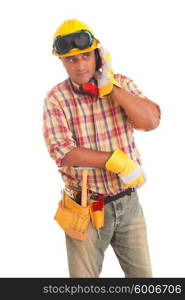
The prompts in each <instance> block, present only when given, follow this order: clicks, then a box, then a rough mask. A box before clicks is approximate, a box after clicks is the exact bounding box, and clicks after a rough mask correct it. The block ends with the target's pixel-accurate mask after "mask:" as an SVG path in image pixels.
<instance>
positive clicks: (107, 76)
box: [43, 19, 160, 278]
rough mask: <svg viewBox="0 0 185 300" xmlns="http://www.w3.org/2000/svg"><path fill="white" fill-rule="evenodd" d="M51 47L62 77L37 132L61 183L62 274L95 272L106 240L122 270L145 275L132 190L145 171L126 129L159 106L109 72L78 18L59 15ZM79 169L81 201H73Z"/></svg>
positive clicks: (148, 125)
mask: <svg viewBox="0 0 185 300" xmlns="http://www.w3.org/2000/svg"><path fill="white" fill-rule="evenodd" d="M52 53H53V54H54V55H56V56H58V58H59V59H60V61H61V63H62V64H63V66H64V68H65V70H66V71H67V74H68V79H66V80H64V81H63V82H61V83H59V84H57V85H56V86H55V87H54V88H52V89H51V90H50V91H49V92H48V93H47V96H46V97H45V101H44V113H43V135H44V140H45V142H46V145H47V148H48V151H49V154H50V155H51V157H52V159H54V161H55V162H56V164H57V167H58V171H59V172H60V174H61V176H62V179H63V182H64V184H65V187H64V190H62V195H63V197H64V198H62V200H61V201H60V207H59V208H58V211H57V214H56V220H57V221H58V223H59V224H60V225H61V227H62V228H63V229H64V231H65V237H66V247H67V257H68V266H69V275H70V277H75V278H76V277H83V278H84V277H86V278H87V277H96V278H97V277H99V276H100V273H101V270H102V265H103V259H104V253H105V250H106V248H107V247H108V246H109V245H111V246H112V247H113V250H114V252H115V254H116V256H117V258H118V260H119V263H120V265H121V268H122V270H123V272H124V275H125V277H152V268H151V262H150V257H149V250H148V242H147V234H146V223H145V218H144V215H143V209H142V207H141V205H140V202H139V199H138V194H137V189H138V188H140V187H142V186H143V184H144V183H145V173H144V171H143V169H142V165H141V159H140V154H139V151H138V149H137V147H136V145H135V142H134V137H133V133H134V129H138V130H143V131H149V130H153V129H155V128H156V127H157V126H158V125H159V122H160V108H159V106H158V105H157V104H156V103H155V102H153V101H151V100H149V99H148V98H147V97H146V96H144V95H143V94H142V92H141V91H140V90H138V88H137V86H136V84H135V83H134V81H133V80H132V79H130V78H128V77H127V76H125V75H121V74H114V72H113V70H112V66H111V56H110V54H109V53H108V52H107V50H106V49H104V47H103V46H102V45H101V44H100V41H99V40H98V39H97V37H96V36H95V34H94V32H93V30H92V29H91V28H90V27H89V26H87V25H86V24H85V23H83V22H81V21H79V20H76V19H70V20H66V21H64V22H63V23H62V24H61V25H60V26H59V28H58V29H57V30H56V32H55V34H54V39H53V52H52ZM120 58H121V57H120ZM83 168H84V169H85V168H87V169H88V175H87V201H88V202H87V207H83V206H82V205H81V203H80V199H81V196H82V170H83ZM65 201H66V202H65ZM79 224H80V225H79ZM78 234H79V235H78ZM75 237H76V238H75Z"/></svg>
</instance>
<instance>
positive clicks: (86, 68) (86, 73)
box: [61, 50, 96, 85]
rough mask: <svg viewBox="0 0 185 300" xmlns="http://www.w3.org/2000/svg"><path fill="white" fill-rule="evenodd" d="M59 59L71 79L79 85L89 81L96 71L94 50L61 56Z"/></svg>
mask: <svg viewBox="0 0 185 300" xmlns="http://www.w3.org/2000/svg"><path fill="white" fill-rule="evenodd" d="M61 60H62V62H63V65H64V67H65V69H66V71H67V73H68V75H69V77H70V78H71V80H72V81H74V82H75V83H77V84H79V85H81V84H84V83H87V82H89V80H90V79H91V78H92V77H93V76H94V73H95V71H96V57H95V50H92V51H90V52H85V53H81V54H77V55H73V56H67V57H61Z"/></svg>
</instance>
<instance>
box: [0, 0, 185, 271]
mask: <svg viewBox="0 0 185 300" xmlns="http://www.w3.org/2000/svg"><path fill="white" fill-rule="evenodd" d="M2 3H4V4H2ZM74 17H75V18H78V19H81V20H82V21H84V22H86V23H87V24H88V25H90V26H91V27H92V28H93V29H94V31H95V33H96V36H97V38H99V40H100V41H101V42H102V44H103V45H104V46H106V47H107V48H108V49H109V50H110V52H111V55H112V64H113V68H114V71H115V72H119V73H122V74H124V75H126V76H129V77H131V78H132V79H133V80H134V82H135V83H136V84H137V86H138V88H139V89H140V90H141V91H142V92H143V93H144V94H145V95H146V96H147V97H148V98H150V99H152V100H154V101H156V102H157V103H158V104H159V105H160V106H161V110H162V120H161V124H160V126H159V127H158V128H157V129H155V130H154V131H150V132H139V131H135V139H136V145H137V146H138V148H139V150H140V152H141V158H142V162H143V168H144V169H145V172H146V173H147V178H148V181H147V184H146V185H145V186H143V187H142V189H140V190H139V191H138V193H139V197H140V202H141V204H142V206H143V209H144V213H145V217H146V221H147V225H148V241H149V247H150V255H151V260H152V265H153V273H154V277H185V260H184V253H185V243H184V227H185V205H184V202H185V196H184V185H185V184H184V177H185V176H184V162H185V159H184V153H185V146H184V136H185V134H184V129H185V126H184V120H185V105H184V102H185V93H184V80H185V76H184V69H185V62H184V53H185V46H184V28H185V18H184V1H183V0H182V1H180V0H175V1H169V0H168V1H167V0H166V1H165V0H163V1H161V0H160V1H156V0H155V1H152V0H150V1H148V0H139V1H138V0H136V1H134V0H129V1H125V0H120V1H119V0H115V1H87V0H86V1H82V0H78V1H74V0H73V1H62V0H61V1H59V0H55V1H54V0H52V1H44V0H40V1H38V0H37V1H34V0H32V1H21V0H17V1H13V0H12V1H10V0H9V1H8V0H7V1H3V2H1V7H0V31H1V35H0V37H1V47H0V51H1V55H0V72H1V77H0V83H1V89H0V92H1V99H0V101H1V117H0V128H1V136H0V139H1V147H0V151H1V155H0V159H1V161H0V171H1V181H0V186H1V188H0V242H1V245H0V276H1V277H68V268H67V257H66V249H65V239H64V233H63V231H62V230H61V229H60V227H59V226H58V224H57V223H56V222H55V221H54V219H53V217H54V214H55V211H56V209H57V206H58V201H59V200H60V197H61V189H62V187H63V182H62V181H61V176H60V174H59V173H58V170H57V167H56V165H55V163H54V161H53V160H52V159H51V158H50V156H49V154H48V152H47V149H46V146H45V144H44V140H43V136H42V110H43V99H44V97H45V95H46V93H47V91H48V90H49V89H51V88H52V87H53V86H54V85H56V84H57V83H59V82H60V81H63V80H64V79H65V78H66V73H65V72H64V70H63V68H62V65H61V63H60V62H59V60H58V59H57V58H56V57H54V56H52V55H51V49H52V37H53V34H54V32H55V30H56V28H57V27H58V26H59V25H60V24H61V23H62V22H63V21H64V20H65V19H68V18H74ZM122 276H123V273H122V270H121V268H120V266H119V263H118V261H117V258H116V257H115V255H114V253H113V250H112V249H111V248H110V247H109V248H108V249H107V251H106V254H105V260H104V265H103V270H102V273H101V277H122Z"/></svg>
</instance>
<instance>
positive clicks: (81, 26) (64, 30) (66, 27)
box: [52, 19, 99, 57]
mask: <svg viewBox="0 0 185 300" xmlns="http://www.w3.org/2000/svg"><path fill="white" fill-rule="evenodd" d="M81 30H82V31H84V30H85V31H88V32H89V33H90V34H91V35H92V36H93V42H92V44H91V46H89V47H87V48H85V49H79V48H73V49H70V51H68V52H67V53H64V54H60V53H58V52H57V51H56V50H55V49H53V51H52V54H53V55H56V56H61V57H64V56H71V55H76V54H80V53H84V52H88V51H91V50H94V49H96V48H98V46H99V41H98V40H97V39H95V38H94V32H93V30H92V28H91V27H89V26H88V25H86V24H85V23H83V22H81V21H79V20H77V19H69V20H66V21H64V22H63V23H62V24H61V25H60V26H59V27H58V29H57V30H56V32H55V34H54V36H53V40H54V41H55V40H56V39H57V37H59V36H65V35H68V34H72V33H75V32H80V31H81Z"/></svg>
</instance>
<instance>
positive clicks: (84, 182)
mask: <svg viewBox="0 0 185 300" xmlns="http://www.w3.org/2000/svg"><path fill="white" fill-rule="evenodd" d="M87 175H88V170H83V171H82V198H81V205H82V206H85V207H86V206H87Z"/></svg>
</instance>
